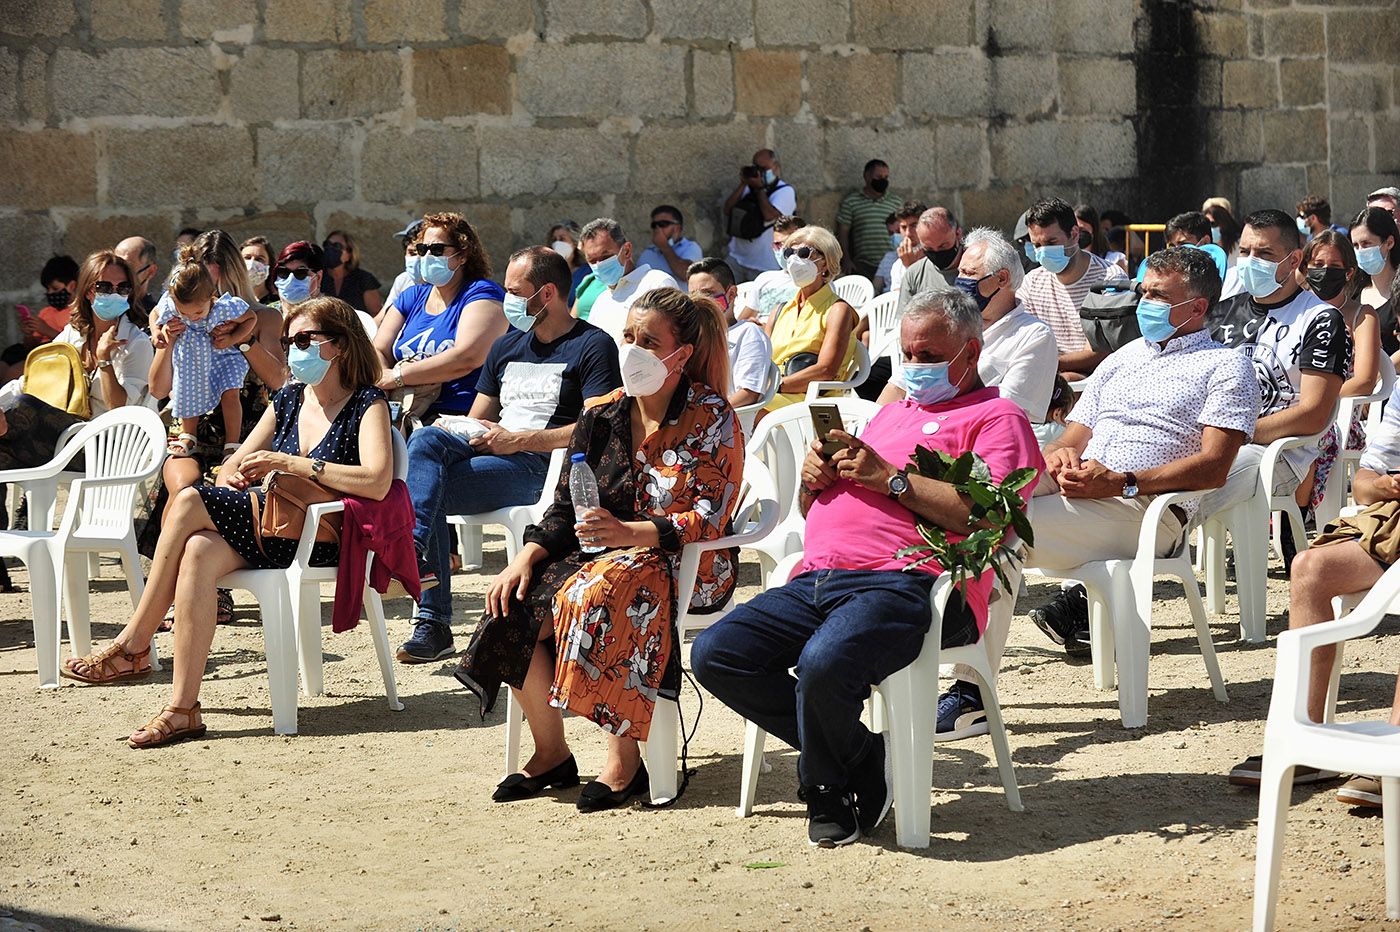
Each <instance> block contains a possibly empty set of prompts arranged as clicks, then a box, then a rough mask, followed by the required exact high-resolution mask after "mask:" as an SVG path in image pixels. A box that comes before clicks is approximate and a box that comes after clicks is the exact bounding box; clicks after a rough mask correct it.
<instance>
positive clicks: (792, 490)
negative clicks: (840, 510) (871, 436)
mask: <svg viewBox="0 0 1400 932" xmlns="http://www.w3.org/2000/svg"><path fill="white" fill-rule="evenodd" d="M822 403H823V404H834V405H836V407H837V409H838V410H839V411H840V412H841V422H842V424H843V425H845V427H846V429H847V430H848V431H850V432H851V433H852V434H855V435H856V436H859V435H860V432H861V431H862V430H864V429H865V425H866V424H868V423H870V419H871V418H873V417H874V416H875V415H876V413H878V412H879V410H880V406H879V405H877V404H876V403H875V402H873V401H866V400H865V399H863V398H827V399H823V400H822ZM815 435H816V432H815V429H814V428H813V426H812V414H811V410H810V409H809V408H808V406H807V404H806V403H805V402H803V403H798V404H793V405H788V406H787V407H785V408H779V409H778V410H777V411H773V412H770V413H769V414H768V415H767V416H766V417H764V419H763V420H762V421H759V423H758V426H757V427H756V428H754V435H753V437H752V438H750V440H749V442H748V446H747V448H746V450H745V456H746V459H753V460H758V461H759V462H761V463H763V465H764V466H766V467H768V472H769V473H770V474H771V477H772V481H773V486H774V493H775V497H776V498H777V501H778V520H779V521H780V522H781V521H786V520H787V519H788V518H789V517H790V516H791V515H792V514H794V513H795V512H796V511H797V508H798V505H797V498H798V492H799V488H798V487H799V485H800V481H799V479H800V476H801V472H802V461H803V460H804V459H806V457H807V451H808V450H809V449H810V448H811V445H812V440H813V438H814V437H815Z"/></svg>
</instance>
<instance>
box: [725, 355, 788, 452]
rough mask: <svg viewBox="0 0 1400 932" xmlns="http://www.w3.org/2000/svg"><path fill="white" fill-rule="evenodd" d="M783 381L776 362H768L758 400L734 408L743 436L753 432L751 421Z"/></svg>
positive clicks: (770, 399)
mask: <svg viewBox="0 0 1400 932" xmlns="http://www.w3.org/2000/svg"><path fill="white" fill-rule="evenodd" d="M782 382H783V372H782V370H781V369H779V368H778V364H777V363H775V362H770V363H769V364H768V375H767V377H766V378H765V379H764V380H763V391H762V392H760V393H759V396H758V400H757V401H755V402H754V403H753V404H751V405H740V406H739V407H737V408H735V409H734V413H735V414H737V415H738V416H739V424H740V425H741V426H742V427H743V428H744V436H746V437H747V436H749V435H751V434H752V433H753V422H754V418H755V416H756V415H757V414H758V411H759V409H760V408H763V407H764V406H765V405H767V404H768V402H770V401H772V400H773V398H774V396H776V395H777V394H778V386H779V385H781V384H782Z"/></svg>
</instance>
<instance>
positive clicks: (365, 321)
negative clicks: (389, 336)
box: [355, 311, 379, 340]
mask: <svg viewBox="0 0 1400 932" xmlns="http://www.w3.org/2000/svg"><path fill="white" fill-rule="evenodd" d="M355 316H356V317H358V318H360V324H361V325H362V326H363V327H364V328H365V335H366V336H368V337H369V338H370V340H373V339H374V335H375V334H376V333H378V332H379V325H378V324H376V323H375V322H374V318H373V317H371V316H370V315H369V314H368V313H367V312H365V311H356V312H355Z"/></svg>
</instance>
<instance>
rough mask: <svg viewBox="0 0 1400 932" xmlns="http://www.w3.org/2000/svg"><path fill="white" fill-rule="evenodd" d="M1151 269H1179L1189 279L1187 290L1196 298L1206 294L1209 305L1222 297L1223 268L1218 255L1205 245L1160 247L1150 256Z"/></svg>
mask: <svg viewBox="0 0 1400 932" xmlns="http://www.w3.org/2000/svg"><path fill="white" fill-rule="evenodd" d="M1147 269H1148V271H1150V272H1157V273H1158V274H1161V273H1175V274H1177V275H1180V276H1181V277H1182V278H1183V279H1184V280H1185V282H1186V290H1187V292H1188V293H1189V294H1190V295H1191V297H1193V298H1205V299H1206V307H1207V309H1208V310H1209V309H1213V308H1214V307H1215V302H1216V301H1218V300H1220V287H1221V281H1220V268H1219V267H1218V266H1217V265H1216V264H1215V259H1213V258H1211V255H1210V253H1208V252H1206V251H1205V250H1204V249H1197V248H1196V247H1195V246H1169V247H1167V248H1166V249H1159V250H1157V251H1156V252H1154V253H1153V254H1152V255H1150V256H1148V257H1147Z"/></svg>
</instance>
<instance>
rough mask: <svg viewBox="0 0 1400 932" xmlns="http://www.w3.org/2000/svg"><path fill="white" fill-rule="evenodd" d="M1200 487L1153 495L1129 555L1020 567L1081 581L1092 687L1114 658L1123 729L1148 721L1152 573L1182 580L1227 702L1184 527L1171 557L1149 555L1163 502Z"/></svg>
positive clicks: (1215, 682) (1216, 685)
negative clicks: (1062, 566) (1085, 600)
mask: <svg viewBox="0 0 1400 932" xmlns="http://www.w3.org/2000/svg"><path fill="white" fill-rule="evenodd" d="M1203 494H1204V492H1170V493H1166V494H1162V495H1157V496H1155V497H1154V498H1153V500H1152V503H1151V504H1150V505H1148V506H1147V512H1146V513H1145V514H1144V515H1143V519H1142V526H1141V528H1140V530H1139V532H1138V548H1137V553H1136V555H1135V556H1133V558H1132V559H1130V560H1102V561H1096V562H1091V563H1084V564H1081V565H1079V566H1076V567H1072V568H1070V569H1063V570H1042V569H1040V568H1038V567H1036V566H1035V565H1034V563H1032V564H1031V565H1029V566H1027V567H1026V574H1027V575H1037V576H1041V577H1044V578H1046V579H1072V580H1078V581H1080V582H1082V583H1084V588H1085V589H1086V591H1087V594H1088V598H1089V643H1090V647H1091V649H1092V651H1093V669H1094V686H1095V687H1096V688H1098V689H1112V688H1113V682H1114V672H1115V671H1114V665H1115V660H1116V664H1117V673H1118V676H1119V678H1120V679H1121V682H1120V683H1119V684H1118V712H1119V715H1120V716H1121V718H1122V721H1123V727H1124V728H1141V727H1143V726H1144V725H1146V724H1147V661H1148V655H1149V653H1150V649H1151V646H1152V580H1153V578H1154V577H1155V576H1159V575H1160V576H1174V577H1176V578H1177V579H1180V580H1181V585H1182V588H1183V589H1184V590H1185V592H1186V601H1187V604H1188V605H1190V607H1191V620H1192V622H1194V624H1195V627H1196V640H1197V641H1198V642H1199V643H1200V645H1201V659H1202V660H1204V661H1205V665H1206V673H1207V675H1208V676H1209V677H1210V684H1211V688H1212V689H1213V690H1214V692H1215V698H1216V700H1217V701H1219V702H1226V701H1228V697H1227V696H1226V694H1225V681H1224V679H1223V678H1222V677H1221V675H1220V664H1219V662H1218V661H1217V660H1216V657H1215V643H1214V642H1213V641H1212V640H1211V634H1210V624H1209V623H1208V621H1207V618H1206V610H1205V605H1204V603H1203V602H1202V601H1201V590H1200V586H1199V585H1197V583H1196V574H1195V572H1194V571H1193V570H1192V567H1191V556H1190V551H1189V549H1188V548H1187V546H1186V537H1187V532H1186V530H1185V529H1183V530H1182V534H1181V538H1180V540H1179V542H1178V547H1177V552H1176V555H1175V556H1169V557H1158V556H1156V555H1155V554H1156V551H1157V528H1158V526H1159V525H1160V524H1161V523H1162V518H1163V516H1164V515H1165V514H1166V510H1167V507H1168V506H1170V505H1173V504H1177V503H1180V502H1184V501H1189V500H1190V499H1193V498H1199V497H1200V496H1201V495H1203Z"/></svg>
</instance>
